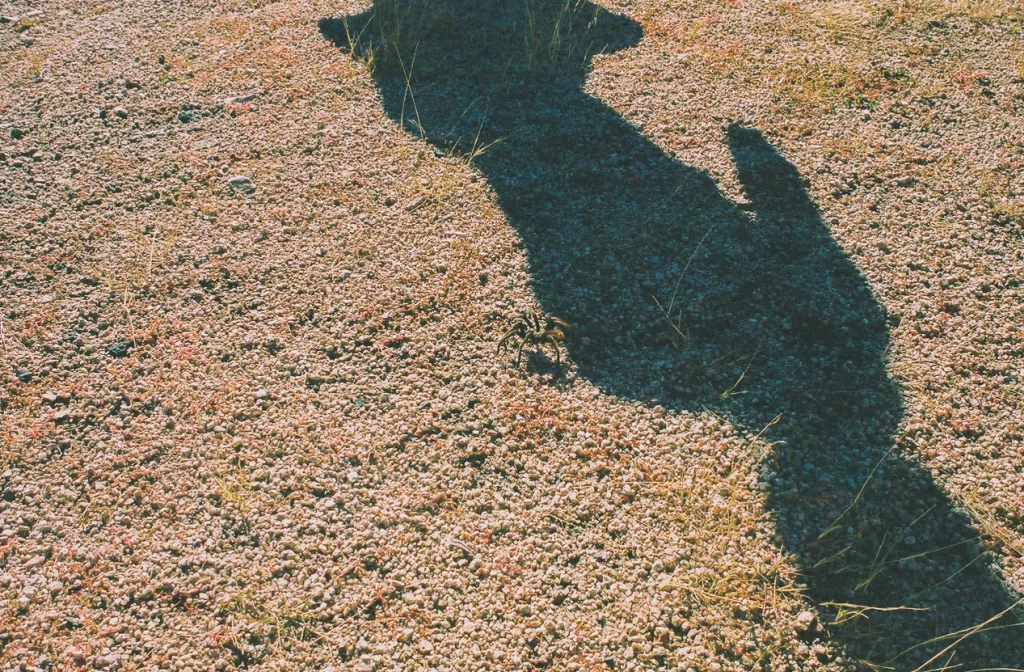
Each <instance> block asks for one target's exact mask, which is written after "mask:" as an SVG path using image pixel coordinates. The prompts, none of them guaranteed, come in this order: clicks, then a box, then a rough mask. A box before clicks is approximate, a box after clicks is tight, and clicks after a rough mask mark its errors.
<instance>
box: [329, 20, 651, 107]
mask: <svg viewBox="0 0 1024 672" xmlns="http://www.w3.org/2000/svg"><path fill="white" fill-rule="evenodd" d="M320 32H321V33H322V34H323V35H324V37H326V38H327V39H329V40H331V41H332V42H334V44H336V45H337V46H339V47H340V48H342V49H343V50H346V51H348V52H350V53H352V54H353V55H354V56H356V57H357V58H360V59H362V60H365V61H367V62H368V63H370V64H371V66H372V68H373V70H374V72H375V74H383V75H386V74H390V73H395V72H396V71H397V72H404V73H405V74H410V73H411V72H412V71H414V70H416V69H422V70H428V71H429V70H431V69H432V68H433V67H436V66H438V65H441V64H443V65H444V68H445V76H446V78H449V79H454V80H457V81H460V82H462V83H463V84H464V86H466V85H470V84H471V85H472V86H470V87H469V88H471V89H473V90H477V91H479V92H480V93H481V94H482V93H483V92H484V91H486V90H488V89H492V88H496V87H505V88H508V87H512V88H515V87H523V86H537V85H538V83H540V82H551V81H553V80H555V79H557V80H559V81H560V82H561V83H562V84H564V85H566V86H577V87H578V86H579V85H580V83H581V82H582V80H583V78H584V77H585V76H586V72H587V70H588V68H589V65H590V61H591V59H592V58H593V57H594V56H596V55H598V54H604V53H612V52H615V51H618V50H620V49H625V48H628V47H632V46H634V45H636V44H637V43H638V42H639V41H640V37H641V34H642V31H641V30H640V26H639V24H637V23H636V22H634V21H632V20H630V19H628V18H626V17H624V16H622V15H619V14H613V13H611V12H609V11H607V10H605V9H603V8H601V7H600V6H598V5H595V4H593V3H591V2H581V1H579V0H519V1H509V0H452V1H449V2H444V3H437V2H432V1H431V0H376V2H374V5H373V7H371V8H370V9H368V10H367V11H365V12H363V13H361V14H357V15H354V16H350V17H341V18H325V19H322V20H321V21H320ZM417 64H419V65H417Z"/></svg>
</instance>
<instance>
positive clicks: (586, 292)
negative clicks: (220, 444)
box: [320, 0, 1024, 669]
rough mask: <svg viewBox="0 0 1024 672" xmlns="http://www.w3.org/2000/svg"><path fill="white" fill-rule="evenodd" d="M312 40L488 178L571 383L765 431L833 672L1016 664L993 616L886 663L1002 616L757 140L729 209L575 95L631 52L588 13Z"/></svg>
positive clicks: (495, 9) (490, 8)
mask: <svg viewBox="0 0 1024 672" xmlns="http://www.w3.org/2000/svg"><path fill="white" fill-rule="evenodd" d="M320 30H321V33H322V34H323V35H324V36H325V37H326V38H327V39H329V40H331V41H332V42H334V43H335V44H336V45H337V46H338V47H340V48H341V49H343V50H344V51H346V52H347V53H352V54H353V55H354V56H355V57H358V58H360V59H362V60H364V61H366V62H367V63H368V65H369V67H370V68H371V70H372V72H373V76H374V79H375V82H376V85H377V87H378V89H379V91H380V94H381V97H382V100H383V105H384V109H385V111H386V113H387V114H388V115H389V116H390V117H391V118H392V119H394V120H395V121H396V123H399V124H401V125H402V126H403V127H404V128H406V129H407V130H408V131H409V132H410V133H411V134H413V135H414V136H416V137H418V138H421V139H423V140H424V141H426V142H429V143H431V144H433V145H434V146H435V147H436V148H438V151H439V152H446V153H455V154H459V155H461V156H463V157H465V158H467V159H468V160H470V161H471V162H472V163H473V165H475V166H476V167H477V168H478V169H479V170H480V171H481V172H482V173H483V174H484V175H485V176H486V178H487V180H488V183H489V184H490V186H491V188H492V189H493V191H494V193H495V194H496V195H497V199H498V201H499V204H500V206H501V208H502V209H503V211H504V213H505V215H506V216H507V218H508V220H509V221H510V222H511V223H512V225H513V226H515V227H516V229H517V231H518V232H519V234H520V236H521V237H522V240H523V242H524V245H525V250H526V254H527V256H528V259H529V265H530V272H531V277H532V281H533V289H534V291H535V293H536V296H537V299H538V300H539V302H540V304H541V305H542V306H543V308H544V310H545V311H548V312H551V313H554V314H557V315H559V316H562V317H564V318H566V319H568V320H569V321H570V322H572V323H573V324H574V325H575V326H576V335H575V337H574V338H573V339H571V340H570V341H569V342H568V344H567V349H568V351H569V353H570V355H571V358H572V360H573V361H574V362H575V364H576V366H577V367H578V375H579V376H581V377H583V378H585V379H588V380H590V381H592V382H593V383H594V384H595V385H597V386H599V387H600V388H602V389H603V390H605V391H606V392H607V393H608V394H610V395H614V396H616V397H619V398H623V399H630V400H641V401H644V402H648V403H652V404H654V403H657V404H661V405H662V406H664V407H667V408H669V409H672V410H675V411H692V412H712V413H716V414H718V415H720V416H723V417H725V418H727V419H728V420H730V421H731V422H733V423H734V424H736V425H737V426H740V427H742V428H744V429H745V430H746V431H748V432H758V431H760V430H762V429H763V428H765V427H767V426H768V425H770V424H771V423H772V422H773V420H774V419H776V418H777V417H779V420H778V422H777V423H776V424H774V425H773V426H771V427H770V429H768V430H767V432H766V434H765V436H766V437H768V438H769V439H770V440H771V441H773V442H776V443H775V448H774V450H773V451H772V452H771V455H770V456H769V457H767V458H765V460H764V462H763V465H762V466H761V469H762V479H763V483H764V484H766V486H767V489H768V493H769V507H770V509H771V510H772V512H773V514H774V517H775V521H776V525H777V530H778V535H779V540H778V541H779V543H780V545H781V546H782V547H783V548H784V549H785V550H786V551H788V552H790V553H792V554H793V555H794V557H796V558H797V560H798V562H799V565H800V567H801V570H802V572H803V573H804V574H805V576H806V581H807V584H808V591H807V594H808V595H809V597H810V598H811V599H813V600H814V601H815V602H816V603H817V604H818V605H820V606H821V608H822V609H824V610H825V611H826V612H827V613H830V614H831V615H832V616H837V615H840V614H842V615H843V617H844V618H846V617H850V616H851V615H852V616H853V617H852V618H849V619H848V620H846V621H845V622H844V624H842V625H838V624H837V625H834V626H832V627H830V631H831V635H832V636H833V637H836V638H838V639H839V640H841V641H842V642H843V644H844V645H845V646H846V648H847V650H848V652H849V653H850V654H851V655H852V656H855V657H857V658H859V659H862V660H865V661H870V662H871V663H873V664H888V665H889V666H891V667H893V668H896V669H912V668H913V667H915V666H917V665H920V664H921V663H923V662H924V661H927V660H928V659H929V658H931V657H932V656H933V655H935V654H937V653H938V652H940V651H942V650H943V649H945V648H946V647H949V646H950V645H952V648H950V649H949V650H948V651H946V652H945V653H944V654H943V655H942V656H941V657H940V658H937V659H936V661H935V662H933V663H932V664H937V665H938V666H939V667H941V665H942V664H944V663H945V662H946V661H947V660H948V659H950V657H951V654H954V652H955V655H953V656H952V663H951V664H953V665H961V666H963V667H961V668H960V669H971V668H972V667H973V668H977V667H999V666H1014V665H1020V664H1021V663H1022V662H1024V637H1021V633H1020V629H1019V628H1017V627H1015V625H1016V624H1018V623H1019V620H1017V617H1016V616H1015V615H1014V614H1013V613H1012V612H1010V613H1007V614H1006V615H1005V616H1004V617H1002V618H1001V619H999V620H998V621H994V622H992V623H990V624H989V626H988V627H987V628H986V630H987V631H986V632H983V633H977V634H974V635H972V636H969V637H966V638H964V639H962V641H959V642H957V641H956V640H957V639H958V638H959V637H960V635H956V636H954V637H952V638H944V639H942V638H940V639H938V640H935V641H932V642H931V643H928V644H923V645H920V646H917V647H916V648H913V649H912V650H911V651H909V652H905V650H906V649H908V648H909V647H912V646H914V645H918V644H921V643H922V642H926V641H928V640H933V639H934V638H936V637H937V636H941V635H945V634H947V633H955V632H958V631H961V630H964V629H966V628H970V627H972V626H975V625H977V624H979V623H982V622H984V621H986V620H987V619H989V618H990V617H992V616H993V615H995V614H998V613H1000V612H1002V611H1003V610H1005V609H1007V607H1009V606H1010V605H1011V604H1013V602H1014V599H1015V596H1014V595H1012V593H1011V591H1010V590H1009V589H1008V588H1007V587H1006V585H1005V584H1004V583H1003V582H1002V581H1001V580H1000V579H999V577H998V576H997V574H996V573H995V571H994V569H993V567H992V565H991V563H990V562H989V561H988V559H987V558H986V557H985V556H984V551H983V549H982V548H981V545H980V544H979V542H978V541H977V535H975V534H974V533H973V532H972V530H971V528H970V526H969V521H968V520H967V519H966V518H965V517H963V516H962V515H961V514H960V513H959V512H958V510H957V509H956V508H954V507H953V506H952V505H951V503H950V502H949V501H948V499H947V498H946V497H945V495H944V494H943V493H942V492H941V491H940V489H939V488H938V487H937V486H936V485H935V484H934V483H933V482H932V480H931V479H930V477H929V476H928V475H927V474H926V473H925V472H923V471H921V470H920V469H918V468H916V467H915V466H914V465H912V464H910V463H908V462H906V461H904V460H903V459H901V457H900V456H899V453H898V450H896V449H893V446H894V444H895V442H896V441H897V439H896V432H897V428H898V426H899V424H900V422H901V419H902V416H903V408H902V403H901V400H900V394H899V391H898V390H897V388H896V386H895V384H894V383H893V381H892V379H891V377H890V375H889V373H888V371H887V367H886V360H887V353H888V330H887V324H886V314H885V311H884V310H883V309H882V307H881V306H880V305H879V304H878V302H877V301H876V299H875V298H874V296H873V295H872V292H871V290H870V288H869V286H868V285H867V283H866V282H865V280H864V278H863V277H862V276H861V275H860V273H859V272H858V270H857V269H856V267H855V266H854V265H853V264H852V263H851V262H850V260H849V259H848V258H847V256H846V255H845V253H844V252H843V251H842V250H841V249H840V248H839V247H838V245H837V244H836V243H835V241H834V240H833V239H832V237H831V236H830V234H829V231H828V228H827V227H826V226H825V225H824V223H823V222H822V220H821V216H820V213H819V211H818V208H817V207H816V206H815V204H814V203H813V202H812V201H811V199H810V197H809V196H808V193H807V188H806V181H805V180H804V179H803V178H802V177H801V176H800V175H799V174H798V172H797V171H796V169H795V168H794V167H793V166H792V165H791V164H790V163H789V162H788V161H786V159H785V158H784V157H783V156H782V155H781V154H780V153H779V152H778V151H776V150H775V149H774V148H773V147H772V145H771V144H769V142H768V141H767V140H766V139H765V138H764V136H763V135H762V134H761V133H760V132H758V131H757V130H755V129H752V128H747V127H743V126H739V125H734V126H732V127H730V128H729V129H728V130H727V133H726V137H727V141H728V144H729V147H730V149H731V151H732V157H733V161H734V164H735V168H736V171H737V174H738V176H739V180H740V182H741V183H742V185H743V188H744V190H745V194H746V197H747V199H748V202H747V203H744V204H742V206H741V207H738V206H737V204H735V203H733V202H731V201H730V200H728V199H727V198H725V197H724V196H723V195H722V194H721V193H720V192H719V190H718V188H717V187H716V185H715V183H714V181H713V180H712V179H711V178H710V177H709V176H708V175H707V174H706V173H704V172H702V171H700V170H697V169H695V168H693V167H690V166H686V165H684V164H682V163H680V162H678V161H676V160H675V159H673V158H672V157H670V156H668V155H667V154H666V153H665V152H664V151H663V150H662V149H661V148H659V147H658V146H657V145H655V144H654V143H652V142H651V141H649V140H647V139H646V138H645V137H644V136H643V135H642V134H641V133H640V132H639V131H638V129H637V128H635V127H634V126H632V125H630V124H629V123H627V122H626V121H625V120H624V119H623V118H622V117H621V116H620V115H619V114H618V113H617V112H615V111H614V110H613V109H611V108H609V107H608V106H607V105H605V104H604V103H603V102H601V101H600V100H598V99H596V98H594V97H593V96H590V95H588V94H587V93H585V92H584V91H583V85H584V81H585V78H586V75H587V73H588V71H589V67H590V62H591V59H592V58H593V57H594V56H595V55H598V54H601V53H609V52H612V51H616V50H620V49H624V48H628V47H631V46H634V45H636V44H637V43H638V42H639V40H640V38H641V36H642V31H641V29H640V26H639V25H638V24H637V23H635V22H633V21H631V20H630V19H628V18H626V17H624V16H621V15H615V14H612V13H610V12H608V11H606V10H603V9H601V8H600V7H598V6H596V5H594V4H592V3H590V2H575V1H573V2H566V1H565V0H523V1H522V2H499V1H497V0H493V1H492V0H433V1H428V0H402V2H397V1H396V0H377V2H376V3H375V6H374V7H373V8H371V9H370V10H368V11H366V12H364V13H362V14H359V15H354V16H348V17H340V18H328V19H323V20H322V21H321V22H320ZM780 416H781V417H780ZM839 604H845V605H854V604H855V605H862V606H863V607H865V608H866V609H865V610H864V611H861V612H858V611H857V610H856V608H854V607H849V606H847V607H839V606H836V605H839ZM909 608H913V609H909ZM833 620H837V619H833ZM838 620H843V619H838ZM997 626H999V627H997ZM1001 626H1008V627H1001ZM961 634H963V633H961Z"/></svg>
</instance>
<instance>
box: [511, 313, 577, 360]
mask: <svg viewBox="0 0 1024 672" xmlns="http://www.w3.org/2000/svg"><path fill="white" fill-rule="evenodd" d="M567 329H569V323H568V322H566V321H565V320H563V319H561V318H558V317H555V316H554V315H544V316H541V315H538V314H537V313H536V312H534V311H532V310H528V311H526V312H525V313H523V314H522V315H521V316H520V317H519V318H518V319H516V321H515V322H513V323H512V328H511V329H509V330H508V331H507V332H505V335H504V336H502V337H501V340H500V341H498V352H501V351H502V350H503V349H504V348H505V347H506V345H507V344H508V342H509V340H510V339H511V338H512V337H513V336H516V337H518V338H519V339H520V340H519V347H518V348H517V349H516V366H519V364H520V362H522V359H523V348H524V347H526V344H527V343H530V344H532V345H541V344H543V343H550V344H551V345H552V346H554V348H555V361H556V362H557V363H558V366H559V367H561V366H562V351H561V348H559V347H558V344H559V343H561V342H562V341H563V340H565V331H566V330H567Z"/></svg>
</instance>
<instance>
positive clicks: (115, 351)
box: [107, 341, 132, 357]
mask: <svg viewBox="0 0 1024 672" xmlns="http://www.w3.org/2000/svg"><path fill="white" fill-rule="evenodd" d="M131 347H132V342H131V341H117V342H116V343H111V344H110V345H108V346H107V354H109V355H110V356H111V357H127V356H128V351H129V350H131Z"/></svg>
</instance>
